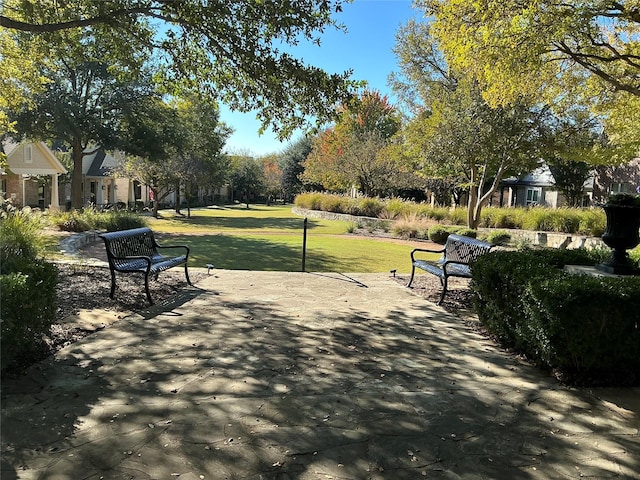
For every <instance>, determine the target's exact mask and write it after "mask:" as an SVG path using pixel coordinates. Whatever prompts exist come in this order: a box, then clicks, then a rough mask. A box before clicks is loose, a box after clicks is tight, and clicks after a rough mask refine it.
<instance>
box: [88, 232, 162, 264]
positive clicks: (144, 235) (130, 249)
mask: <svg viewBox="0 0 640 480" xmlns="http://www.w3.org/2000/svg"><path fill="white" fill-rule="evenodd" d="M100 238H102V239H103V240H104V244H105V246H106V248H107V256H108V257H109V261H112V258H111V257H132V256H145V257H153V256H154V255H157V254H158V250H157V248H156V241H155V239H154V237H153V232H152V231H151V229H150V228H146V227H144V228H133V229H131V230H120V231H118V232H109V233H103V234H102V235H100Z"/></svg>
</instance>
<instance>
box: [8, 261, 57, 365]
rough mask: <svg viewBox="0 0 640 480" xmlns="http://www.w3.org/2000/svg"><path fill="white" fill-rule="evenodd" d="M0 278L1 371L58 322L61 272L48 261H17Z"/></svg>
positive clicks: (36, 342)
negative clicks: (57, 293)
mask: <svg viewBox="0 0 640 480" xmlns="http://www.w3.org/2000/svg"><path fill="white" fill-rule="evenodd" d="M12 263H13V264H12V267H13V270H14V271H13V272H9V273H3V274H1V275H0V295H1V296H2V302H0V334H1V338H2V348H1V350H0V368H2V369H4V368H5V367H6V366H7V365H9V364H10V363H11V362H12V361H13V360H14V359H15V358H16V357H17V356H18V355H20V354H23V353H24V352H26V351H29V350H31V349H32V348H33V347H34V346H35V345H37V344H38V343H40V342H41V341H42V336H43V334H44V333H46V332H48V331H49V328H50V327H51V325H52V324H53V323H54V321H55V315H56V309H55V305H56V285H57V283H58V270H57V269H56V267H55V265H53V264H50V263H47V262H45V261H44V260H35V259H20V260H18V259H16V260H14V262H12Z"/></svg>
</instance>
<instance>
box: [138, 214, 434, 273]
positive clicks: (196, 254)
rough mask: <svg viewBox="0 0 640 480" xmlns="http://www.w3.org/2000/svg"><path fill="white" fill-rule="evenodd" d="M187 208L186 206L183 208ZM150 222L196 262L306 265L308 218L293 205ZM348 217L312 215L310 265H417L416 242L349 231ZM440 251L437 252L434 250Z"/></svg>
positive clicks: (316, 268) (246, 266) (366, 268)
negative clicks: (304, 249) (411, 255)
mask: <svg viewBox="0 0 640 480" xmlns="http://www.w3.org/2000/svg"><path fill="white" fill-rule="evenodd" d="M183 212H186V211H183ZM160 213H161V218H160V219H154V218H151V219H150V222H149V226H150V227H151V228H152V229H153V230H154V231H155V232H158V233H159V234H161V238H162V240H161V241H160V242H161V243H166V244H169V243H172V244H186V245H189V247H190V248H191V261H190V265H191V266H195V267H204V266H205V265H206V264H208V263H211V264H213V265H215V266H216V267H217V268H225V269H236V270H273V271H277V270H280V271H300V270H301V269H302V242H303V228H304V223H303V222H304V219H303V218H301V217H299V216H297V215H294V214H293V213H292V212H291V206H289V205H286V206H270V207H267V206H263V205H257V206H254V205H252V206H251V208H250V209H246V208H245V207H244V206H230V207H209V208H203V209H194V210H192V211H191V218H186V217H181V216H178V215H176V214H175V213H173V212H171V211H168V210H163V211H161V212H160ZM348 228H349V223H348V222H342V221H335V220H319V219H308V223H307V256H306V270H307V271H310V272H345V273H347V272H361V273H373V272H388V271H390V270H392V269H397V271H398V272H399V273H402V272H404V273H406V272H409V271H410V270H411V262H410V258H409V252H410V251H411V248H412V247H411V246H409V245H405V244H399V243H394V242H388V241H383V240H376V239H371V238H359V237H356V236H353V235H349V234H348V233H347V230H348ZM434 256H437V255H434Z"/></svg>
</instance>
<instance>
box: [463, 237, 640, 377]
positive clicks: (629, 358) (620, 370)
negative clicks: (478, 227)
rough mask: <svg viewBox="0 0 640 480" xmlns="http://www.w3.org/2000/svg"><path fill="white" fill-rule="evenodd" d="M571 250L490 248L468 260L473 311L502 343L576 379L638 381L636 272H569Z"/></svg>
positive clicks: (574, 259)
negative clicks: (632, 274) (626, 274)
mask: <svg viewBox="0 0 640 480" xmlns="http://www.w3.org/2000/svg"><path fill="white" fill-rule="evenodd" d="M595 263H596V255H594V254H593V253H591V252H588V251H586V250H584V249H578V250H554V249H544V250H535V251H533V250H525V251H519V252H509V251H497V252H494V253H492V254H491V255H484V256H482V257H480V258H478V259H477V260H476V261H475V262H474V263H473V266H472V272H473V278H472V280H471V291H472V294H473V298H474V304H475V307H476V311H477V313H478V317H479V319H480V321H481V322H482V323H483V325H484V326H485V327H486V328H487V330H488V331H489V332H490V333H492V334H493V335H495V336H496V337H497V338H498V339H499V340H500V341H501V343H502V344H504V345H505V346H507V347H510V348H514V349H515V350H517V351H518V352H520V353H523V354H524V355H526V356H527V357H528V358H529V359H531V360H532V361H534V362H535V363H537V364H538V365H541V366H544V367H546V368H548V369H554V370H556V371H559V372H561V373H562V374H563V375H564V377H565V379H566V380H568V381H570V382H573V383H580V384H587V383H591V384H607V383H614V384H620V383H624V384H627V383H631V384H639V383H640V295H638V292H640V278H638V277H626V278H612V277H590V276H584V275H571V274H567V273H565V272H564V271H563V270H562V267H563V266H564V265H567V264H572V265H594V264H595Z"/></svg>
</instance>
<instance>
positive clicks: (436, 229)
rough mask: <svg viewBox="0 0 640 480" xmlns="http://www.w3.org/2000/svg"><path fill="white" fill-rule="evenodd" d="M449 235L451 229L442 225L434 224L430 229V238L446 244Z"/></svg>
mask: <svg viewBox="0 0 640 480" xmlns="http://www.w3.org/2000/svg"><path fill="white" fill-rule="evenodd" d="M448 237H449V231H448V230H447V229H446V228H444V227H443V226H442V225H434V226H433V227H431V228H430V229H429V240H431V241H432V242H434V243H439V244H441V245H444V244H445V242H446V241H447V238H448Z"/></svg>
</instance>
